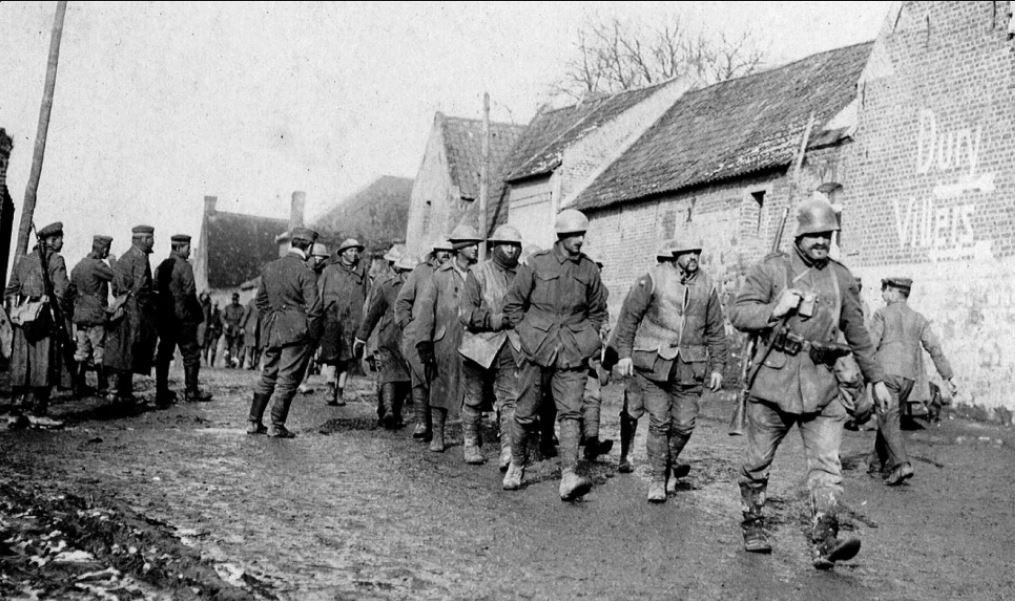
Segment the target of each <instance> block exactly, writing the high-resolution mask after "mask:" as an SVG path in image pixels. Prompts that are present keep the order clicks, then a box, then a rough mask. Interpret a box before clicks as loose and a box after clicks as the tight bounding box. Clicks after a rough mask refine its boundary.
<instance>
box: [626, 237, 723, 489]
mask: <svg viewBox="0 0 1015 601" xmlns="http://www.w3.org/2000/svg"><path fill="white" fill-rule="evenodd" d="M671 252H672V257H673V258H672V260H670V261H663V262H661V263H659V264H658V265H657V266H656V268H655V269H653V270H652V271H651V272H650V273H648V274H646V275H643V276H642V277H640V278H638V280H637V281H636V282H635V283H634V285H633V286H632V287H631V290H630V292H628V294H627V298H625V299H624V305H623V308H622V309H621V310H620V317H619V318H618V321H617V331H616V333H615V336H616V339H615V340H616V342H615V345H616V349H617V355H618V357H619V361H618V362H617V367H616V369H617V372H618V373H620V375H623V376H632V375H635V374H636V375H635V377H636V378H637V380H638V385H639V388H640V389H641V390H642V394H643V399H644V404H645V408H646V409H647V410H648V414H649V427H648V437H647V438H646V441H645V452H646V453H645V454H646V455H647V456H648V467H649V489H648V500H649V502H651V503H663V502H665V501H666V480H667V478H668V476H669V474H670V472H671V469H673V468H675V467H676V465H677V459H678V457H679V455H680V452H681V451H682V450H683V448H684V446H685V445H686V444H687V441H688V440H689V439H690V438H691V433H692V432H693V431H694V425H695V420H696V418H697V415H698V410H699V405H700V403H701V393H702V390H703V385H704V384H705V382H706V378H708V380H707V382H708V388H709V390H712V391H713V392H714V391H718V390H719V389H720V387H721V386H722V373H723V368H724V367H725V365H726V335H725V330H724V327H723V315H722V307H721V306H720V304H719V294H718V292H717V291H716V288H715V285H713V284H712V281H711V279H710V278H709V277H708V275H707V274H705V273H704V272H703V271H701V269H699V267H698V257H699V256H700V254H701V248H698V247H694V246H688V245H679V244H673V245H672V250H671ZM636 370H637V371H636ZM682 475H683V474H681V473H677V474H675V476H677V477H679V476H682ZM674 479H675V478H674Z"/></svg>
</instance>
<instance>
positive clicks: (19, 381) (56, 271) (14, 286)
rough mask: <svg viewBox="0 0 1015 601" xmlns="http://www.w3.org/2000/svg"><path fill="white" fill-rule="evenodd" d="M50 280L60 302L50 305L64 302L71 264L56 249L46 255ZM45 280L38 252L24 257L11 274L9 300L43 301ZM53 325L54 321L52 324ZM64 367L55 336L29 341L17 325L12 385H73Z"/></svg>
mask: <svg viewBox="0 0 1015 601" xmlns="http://www.w3.org/2000/svg"><path fill="white" fill-rule="evenodd" d="M46 257H47V263H48V267H49V270H48V271H49V280H50V282H52V283H53V293H54V294H55V295H56V297H57V298H56V299H50V302H51V303H52V302H58V303H63V302H64V298H65V296H66V294H67V290H68V287H69V286H70V280H69V279H68V278H67V264H66V263H65V262H64V260H63V257H62V256H60V255H59V253H56V252H54V251H52V250H50V251H49V252H48V254H47V255H46ZM45 293H46V292H45V288H44V284H43V280H42V264H41V263H40V262H39V251H38V249H35V250H33V251H32V252H31V253H29V254H27V255H25V256H24V257H21V260H19V261H18V263H17V265H15V266H14V271H13V273H12V274H11V281H10V283H9V284H8V285H7V289H6V290H5V291H4V296H5V297H7V298H10V297H15V299H14V300H15V302H17V303H19V304H20V303H21V302H23V301H25V300H39V299H40V298H41V297H42V296H43V295H44V294H45ZM49 323H50V324H51V323H52V322H51V321H50V322H49ZM66 367H67V366H65V365H63V360H62V356H61V353H60V350H59V345H58V344H57V343H56V341H55V340H53V336H52V335H46V336H43V337H42V338H40V339H39V340H36V341H31V342H30V341H29V340H28V339H27V338H26V337H25V332H24V330H23V329H22V328H20V327H17V326H15V328H14V343H13V352H12V353H11V386H27V387H34V388H43V387H48V386H55V385H56V384H59V383H61V380H62V381H63V383H67V382H69V373H68V372H67V371H66Z"/></svg>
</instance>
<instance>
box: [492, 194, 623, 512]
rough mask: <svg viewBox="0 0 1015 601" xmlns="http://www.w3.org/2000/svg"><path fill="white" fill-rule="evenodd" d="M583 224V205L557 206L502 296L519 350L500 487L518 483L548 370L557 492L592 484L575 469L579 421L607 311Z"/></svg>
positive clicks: (575, 491)
mask: <svg viewBox="0 0 1015 601" xmlns="http://www.w3.org/2000/svg"><path fill="white" fill-rule="evenodd" d="M588 224H589V220H588V219H587V218H586V217H585V215H584V214H582V213H581V212H580V211H576V210H574V209H566V210H564V211H561V212H560V213H559V214H558V215H557V220H556V222H555V223H554V229H555V231H556V232H557V242H556V243H555V244H554V245H553V248H552V249H550V250H546V251H542V252H538V253H536V254H534V255H532V256H531V257H530V258H529V264H528V265H526V266H523V267H521V268H519V270H518V275H517V276H515V280H514V283H513V284H512V285H511V289H510V291H509V292H508V295H507V300H506V302H505V304H504V315H505V316H507V319H508V320H509V321H510V322H511V324H512V326H513V327H514V328H515V329H516V330H517V331H518V337H519V340H520V342H521V347H522V355H523V362H522V365H521V367H519V368H518V383H517V385H518V402H517V406H516V408H515V423H514V427H513V428H512V438H511V465H510V467H508V470H507V473H506V474H505V475H504V482H503V486H504V489H505V490H517V489H518V488H519V487H520V486H521V482H522V475H523V469H524V464H525V439H526V434H527V433H526V430H527V429H528V428H529V427H530V424H532V423H533V422H534V421H535V419H536V413H537V411H538V407H539V401H540V389H541V387H542V382H541V380H542V379H543V377H544V375H545V377H547V378H549V386H550V388H551V390H552V391H553V402H554V405H555V406H556V409H557V416H558V420H559V427H560V467H561V478H560V498H561V499H562V500H565V501H570V500H574V499H577V498H578V497H580V496H582V495H584V494H585V493H586V492H588V491H589V489H590V488H591V487H592V482H591V481H590V480H589V479H588V478H585V477H582V476H579V475H578V474H577V473H576V471H575V470H576V467H577V465H578V442H579V441H578V438H579V430H580V424H579V422H580V420H581V404H582V392H583V391H584V389H585V381H586V379H587V377H588V375H587V370H588V361H589V358H590V357H592V356H593V355H594V354H596V353H597V352H598V351H599V348H600V345H601V342H600V336H601V332H602V331H604V328H605V326H606V325H607V311H606V294H605V291H604V289H603V284H602V281H601V280H600V278H599V268H598V267H596V265H595V263H593V262H592V261H591V260H590V259H589V258H588V257H586V256H585V255H584V254H582V252H581V248H582V245H583V244H584V242H585V231H586V230H587V229H588Z"/></svg>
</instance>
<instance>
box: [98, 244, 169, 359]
mask: <svg viewBox="0 0 1015 601" xmlns="http://www.w3.org/2000/svg"><path fill="white" fill-rule="evenodd" d="M112 267H113V272H114V273H115V274H116V277H114V278H113V294H114V295H116V296H120V295H123V294H126V295H128V296H127V302H125V303H124V305H123V308H124V312H123V317H122V318H120V319H119V320H118V321H116V322H114V323H112V324H110V327H109V329H108V331H107V337H106V351H105V353H104V354H103V356H102V363H103V365H105V366H106V367H110V368H112V369H116V370H120V371H131V372H133V373H136V374H149V373H151V369H152V364H153V363H154V353H155V339H156V330H155V303H154V298H153V297H152V268H151V265H150V264H149V263H148V254H147V253H145V252H144V251H143V250H141V249H140V248H138V247H137V246H131V247H130V249H129V250H127V252H125V253H123V256H121V257H120V258H119V259H118V260H117V261H116V262H115V263H113V266H112Z"/></svg>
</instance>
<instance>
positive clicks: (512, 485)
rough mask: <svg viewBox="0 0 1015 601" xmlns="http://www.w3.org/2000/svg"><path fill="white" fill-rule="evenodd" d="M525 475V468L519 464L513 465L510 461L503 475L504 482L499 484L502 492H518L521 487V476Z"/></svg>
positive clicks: (512, 461)
mask: <svg viewBox="0 0 1015 601" xmlns="http://www.w3.org/2000/svg"><path fill="white" fill-rule="evenodd" d="M524 475H525V467H523V466H522V464H520V463H515V462H514V460H513V459H512V460H511V463H510V465H508V468H507V472H506V473H505V474H504V481H503V482H501V487H502V488H503V489H504V490H518V489H519V488H521V487H522V476H524Z"/></svg>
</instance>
